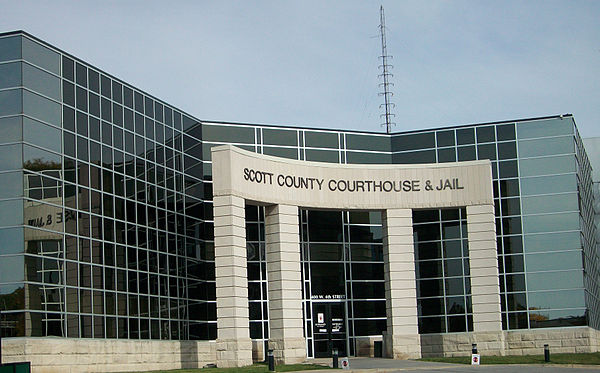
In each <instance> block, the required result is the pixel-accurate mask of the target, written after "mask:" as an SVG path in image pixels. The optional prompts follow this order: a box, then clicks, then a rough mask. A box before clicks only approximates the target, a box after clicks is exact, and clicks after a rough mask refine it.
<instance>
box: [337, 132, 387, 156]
mask: <svg viewBox="0 0 600 373" xmlns="http://www.w3.org/2000/svg"><path fill="white" fill-rule="evenodd" d="M346 148H347V149H356V150H371V151H373V150H375V151H377V150H378V151H388V152H389V151H390V139H389V138H388V137H384V136H381V137H379V136H363V135H358V134H347V135H346Z"/></svg>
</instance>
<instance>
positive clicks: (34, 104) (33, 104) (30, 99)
mask: <svg viewBox="0 0 600 373" xmlns="http://www.w3.org/2000/svg"><path fill="white" fill-rule="evenodd" d="M23 112H24V113H25V114H27V115H30V116H32V117H35V118H37V119H39V120H42V121H44V122H46V123H50V124H53V125H55V126H57V127H60V126H61V122H62V118H61V116H62V110H61V107H60V104H58V103H56V102H54V101H50V100H48V99H46V98H43V97H42V96H39V95H36V94H35V93H31V92H28V91H24V92H23Z"/></svg>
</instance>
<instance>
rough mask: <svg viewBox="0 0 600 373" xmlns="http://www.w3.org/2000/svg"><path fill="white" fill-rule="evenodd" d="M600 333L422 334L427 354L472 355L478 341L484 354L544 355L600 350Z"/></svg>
mask: <svg viewBox="0 0 600 373" xmlns="http://www.w3.org/2000/svg"><path fill="white" fill-rule="evenodd" d="M599 338H600V332H599V331H597V330H595V329H592V328H589V327H572V328H556V329H537V330H514V331H503V332H499V333H449V334H424V335H421V353H422V355H423V357H436V356H446V357H451V356H468V355H470V354H471V344H472V343H477V349H478V351H479V352H480V353H481V354H482V355H540V354H543V353H544V345H545V344H548V345H549V347H550V353H551V354H552V353H585V352H598V351H600V341H599Z"/></svg>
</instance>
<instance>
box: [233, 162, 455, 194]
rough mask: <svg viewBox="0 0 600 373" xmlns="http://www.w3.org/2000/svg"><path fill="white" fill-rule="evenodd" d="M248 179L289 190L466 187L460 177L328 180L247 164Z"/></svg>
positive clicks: (402, 190) (437, 189)
mask: <svg viewBox="0 0 600 373" xmlns="http://www.w3.org/2000/svg"><path fill="white" fill-rule="evenodd" d="M243 173H244V180H246V181H248V182H250V183H256V184H266V185H277V186H279V187H282V188H289V189H306V190H318V191H322V190H328V191H330V192H350V193H351V192H373V193H378V192H385V193H391V192H395V193H400V192H420V191H426V192H431V191H443V190H461V189H464V186H463V184H462V183H461V181H460V178H450V179H439V180H429V179H425V180H421V179H407V180H365V179H355V180H346V179H326V178H316V177H308V176H299V175H285V174H275V173H273V172H268V171H263V170H255V169H252V168H248V167H245V168H244V170H243Z"/></svg>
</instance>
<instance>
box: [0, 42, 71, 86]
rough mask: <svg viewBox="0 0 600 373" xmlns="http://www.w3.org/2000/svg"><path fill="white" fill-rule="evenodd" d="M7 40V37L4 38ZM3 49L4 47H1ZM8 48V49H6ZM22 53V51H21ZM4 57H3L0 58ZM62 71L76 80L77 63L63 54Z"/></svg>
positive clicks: (64, 74)
mask: <svg viewBox="0 0 600 373" xmlns="http://www.w3.org/2000/svg"><path fill="white" fill-rule="evenodd" d="M4 40H6V39H4ZM0 50H2V48H0ZM6 50H8V49H6ZM19 54H20V53H19ZM0 59H2V58H0ZM62 73H63V78H65V79H69V80H70V81H75V63H74V62H73V60H72V59H70V58H68V57H66V56H63V58H62Z"/></svg>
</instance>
